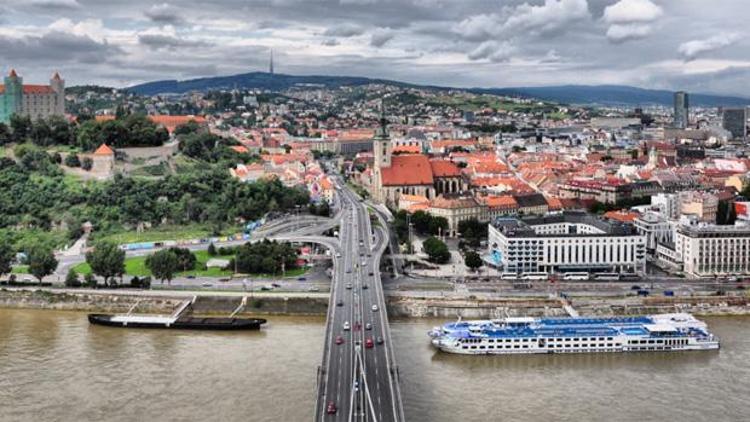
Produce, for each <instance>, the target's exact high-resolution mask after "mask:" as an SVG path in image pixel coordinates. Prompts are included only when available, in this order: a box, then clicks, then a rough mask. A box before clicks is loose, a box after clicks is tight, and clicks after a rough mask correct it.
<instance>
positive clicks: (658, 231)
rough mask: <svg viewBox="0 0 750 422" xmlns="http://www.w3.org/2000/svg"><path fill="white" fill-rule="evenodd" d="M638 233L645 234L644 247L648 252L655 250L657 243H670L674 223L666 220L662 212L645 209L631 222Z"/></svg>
mask: <svg viewBox="0 0 750 422" xmlns="http://www.w3.org/2000/svg"><path fill="white" fill-rule="evenodd" d="M633 224H634V225H635V229H636V231H637V232H638V234H640V235H643V236H646V249H648V251H649V252H650V253H654V251H656V246H657V245H658V244H659V243H672V242H673V241H674V240H673V236H672V234H673V231H674V225H675V223H674V222H673V221H670V220H668V219H667V218H666V217H665V216H664V215H663V214H661V213H658V212H654V211H646V212H644V213H642V214H641V215H640V216H638V217H637V218H636V219H635V221H634V222H633Z"/></svg>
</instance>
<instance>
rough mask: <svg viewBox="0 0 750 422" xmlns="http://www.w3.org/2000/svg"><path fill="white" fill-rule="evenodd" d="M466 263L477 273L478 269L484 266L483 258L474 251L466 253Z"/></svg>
mask: <svg viewBox="0 0 750 422" xmlns="http://www.w3.org/2000/svg"><path fill="white" fill-rule="evenodd" d="M464 263H465V264H466V266H467V267H469V268H470V269H471V270H472V271H476V270H477V268H479V267H481V266H482V265H483V262H482V257H481V256H479V254H478V253H476V252H474V251H469V252H466V255H464Z"/></svg>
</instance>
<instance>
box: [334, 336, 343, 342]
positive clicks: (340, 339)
mask: <svg viewBox="0 0 750 422" xmlns="http://www.w3.org/2000/svg"><path fill="white" fill-rule="evenodd" d="M343 343H344V338H343V337H341V336H336V344H343Z"/></svg>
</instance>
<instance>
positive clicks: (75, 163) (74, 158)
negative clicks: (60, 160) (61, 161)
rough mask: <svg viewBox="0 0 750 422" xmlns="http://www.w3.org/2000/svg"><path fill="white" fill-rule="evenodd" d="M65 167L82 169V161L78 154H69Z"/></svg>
mask: <svg viewBox="0 0 750 422" xmlns="http://www.w3.org/2000/svg"><path fill="white" fill-rule="evenodd" d="M65 165H66V166H68V167H81V160H80V159H79V158H78V154H73V153H71V154H68V155H67V156H66V157H65Z"/></svg>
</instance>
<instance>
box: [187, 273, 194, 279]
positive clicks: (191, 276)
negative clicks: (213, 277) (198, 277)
mask: <svg viewBox="0 0 750 422" xmlns="http://www.w3.org/2000/svg"><path fill="white" fill-rule="evenodd" d="M185 278H187V279H190V280H192V279H194V278H195V276H194V275H193V274H188V275H186V276H185Z"/></svg>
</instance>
